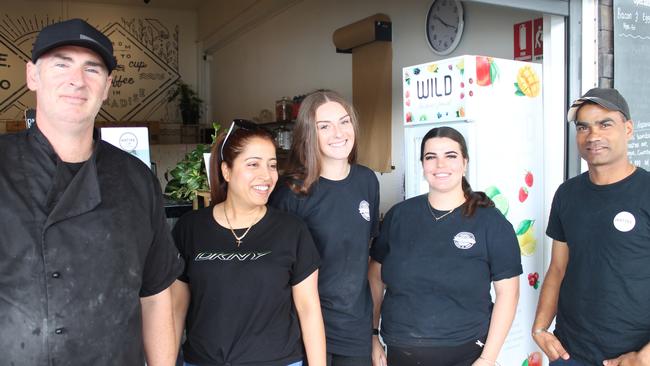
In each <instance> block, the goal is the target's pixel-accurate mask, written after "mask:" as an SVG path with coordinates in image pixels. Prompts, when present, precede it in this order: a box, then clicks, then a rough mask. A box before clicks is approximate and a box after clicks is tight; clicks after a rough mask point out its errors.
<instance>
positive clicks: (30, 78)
mask: <svg viewBox="0 0 650 366" xmlns="http://www.w3.org/2000/svg"><path fill="white" fill-rule="evenodd" d="M25 80H27V88H29V90H31V91H36V89H38V80H39V79H38V67H36V65H34V63H33V62H31V61H29V62H28V63H27V64H26V65H25Z"/></svg>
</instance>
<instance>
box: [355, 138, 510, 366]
mask: <svg viewBox="0 0 650 366" xmlns="http://www.w3.org/2000/svg"><path fill="white" fill-rule="evenodd" d="M420 161H421V162H422V169H423V173H424V178H425V179H426V181H427V182H428V183H429V193H427V194H424V195H421V196H417V197H413V198H411V199H408V200H406V201H404V202H401V203H398V204H397V205H395V206H394V207H393V208H391V209H390V210H389V211H388V213H387V214H386V217H385V219H384V222H383V225H382V229H381V234H380V235H379V238H377V240H376V241H375V243H374V244H373V247H372V249H371V253H370V255H371V257H372V260H371V263H370V271H369V274H368V276H369V278H370V286H371V288H372V294H373V300H374V305H375V309H374V319H373V321H374V325H375V326H378V325H379V318H380V314H381V336H382V339H383V341H384V343H386V344H387V346H388V359H386V354H385V353H384V349H383V347H382V345H381V343H380V341H379V338H378V337H374V339H373V363H374V366H381V365H386V364H388V365H391V366H411V365H434V366H470V365H475V366H479V365H480V366H494V365H495V364H496V359H497V356H498V355H499V351H500V350H501V346H502V345H503V342H504V341H505V338H506V336H507V334H508V331H509V330H510V326H511V325H512V321H513V319H514V316H515V311H516V308H517V301H518V299H519V275H520V274H521V273H522V267H521V257H520V254H519V245H518V243H517V238H516V236H515V233H514V230H513V228H512V225H511V224H510V223H509V222H508V221H507V220H506V218H505V217H504V216H503V215H502V214H501V213H500V212H499V211H498V210H497V209H496V208H495V207H494V203H493V202H492V201H491V200H490V199H489V198H488V197H487V196H486V195H485V194H484V193H482V192H473V191H472V189H471V187H470V185H469V183H468V182H467V180H466V179H465V177H464V174H465V171H466V169H467V163H468V154H467V145H466V144H465V139H464V138H463V136H462V135H461V134H460V133H459V132H458V131H456V130H455V129H453V128H450V127H439V128H434V129H432V130H430V131H429V132H427V134H426V135H425V136H424V138H423V139H422V144H421V146H420ZM491 284H493V285H494V288H495V293H496V300H495V303H494V304H493V303H492V299H491V297H490V285H491ZM384 290H385V294H384Z"/></svg>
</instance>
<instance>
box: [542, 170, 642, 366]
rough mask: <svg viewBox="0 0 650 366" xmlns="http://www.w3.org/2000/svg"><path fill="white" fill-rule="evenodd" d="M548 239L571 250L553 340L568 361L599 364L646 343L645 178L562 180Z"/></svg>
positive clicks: (639, 173)
mask: <svg viewBox="0 0 650 366" xmlns="http://www.w3.org/2000/svg"><path fill="white" fill-rule="evenodd" d="M546 234H547V235H548V236H550V237H551V238H553V239H555V240H558V241H562V242H566V243H567V245H568V247H569V263H568V265H567V268H566V272H565V274H564V280H563V281H562V286H561V288H560V298H559V303H558V311H557V323H556V327H555V334H556V335H557V336H558V338H559V339H560V341H561V342H562V344H563V345H564V346H565V347H566V348H567V351H568V352H569V354H570V355H571V358H575V359H577V360H580V361H583V362H585V363H588V364H598V365H601V364H602V361H603V360H604V359H609V358H615V357H618V356H619V355H621V354H624V353H627V352H631V351H638V350H639V349H640V348H642V347H643V346H644V345H646V344H647V343H648V342H650V174H649V173H648V172H647V171H645V170H643V169H641V168H637V169H636V171H635V172H634V173H633V174H632V175H630V176H629V177H627V178H625V179H623V180H622V181H620V182H617V183H613V184H608V185H595V184H593V183H592V182H591V181H590V179H589V174H588V173H583V174H581V175H579V176H577V177H575V178H572V179H570V180H568V181H566V182H565V183H564V184H562V185H561V186H560V187H559V188H558V190H557V192H556V193H555V197H554V199H553V205H552V206H551V214H550V219H549V224H548V228H547V229H546Z"/></svg>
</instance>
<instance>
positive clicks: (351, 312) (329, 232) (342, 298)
mask: <svg viewBox="0 0 650 366" xmlns="http://www.w3.org/2000/svg"><path fill="white" fill-rule="evenodd" d="M270 204H271V205H273V206H275V207H277V208H279V209H281V210H284V211H288V212H291V213H295V214H296V215H298V216H299V217H301V218H302V219H303V220H305V223H306V224H307V226H308V227H309V231H310V232H311V234H312V236H313V237H314V242H315V243H316V246H317V247H318V251H319V253H320V256H321V260H322V265H321V268H320V272H319V274H318V290H319V293H320V301H321V308H322V310H323V318H324V321H325V334H326V337H327V351H328V352H329V353H333V354H338V355H347V356H367V355H370V350H371V340H372V299H371V297H370V288H369V286H368V249H369V245H370V239H371V238H373V237H375V236H376V235H377V231H378V222H379V182H378V181H377V177H376V176H375V173H374V172H373V171H372V170H370V169H368V168H366V167H364V166H361V165H352V167H351V168H350V173H349V174H348V176H347V177H346V178H345V179H343V180H340V181H332V180H329V179H325V178H322V177H321V178H320V179H319V180H318V182H317V183H316V184H315V185H314V187H312V190H311V192H310V194H309V195H308V196H299V195H296V194H295V193H293V192H292V191H291V190H290V189H289V188H288V187H287V186H286V185H285V184H279V185H278V187H277V188H276V191H275V192H274V193H273V195H272V196H271V200H270Z"/></svg>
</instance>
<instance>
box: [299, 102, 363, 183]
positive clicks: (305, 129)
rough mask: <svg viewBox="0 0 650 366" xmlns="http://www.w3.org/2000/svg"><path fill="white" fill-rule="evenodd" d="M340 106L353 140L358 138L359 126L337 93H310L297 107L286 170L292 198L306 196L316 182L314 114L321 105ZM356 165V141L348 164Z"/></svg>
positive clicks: (318, 164) (317, 160) (318, 158)
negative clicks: (293, 195)
mask: <svg viewBox="0 0 650 366" xmlns="http://www.w3.org/2000/svg"><path fill="white" fill-rule="evenodd" d="M328 102H335V103H338V104H340V105H341V106H342V107H343V108H344V109H345V111H346V112H347V114H348V115H349V116H350V122H352V127H353V128H354V136H359V122H358V120H357V114H356V112H355V111H354V107H353V106H352V104H351V103H350V102H348V101H347V100H345V99H344V98H343V97H342V96H341V95H340V94H339V93H337V92H335V91H332V90H317V91H315V92H312V93H310V94H309V95H307V97H305V99H304V100H303V101H302V102H301V103H300V110H299V111H298V118H297V120H296V125H295V126H294V127H293V142H292V144H291V153H290V154H289V163H288V166H287V174H286V176H287V178H288V179H287V180H286V181H287V184H288V185H289V188H290V189H291V190H292V191H293V192H294V193H296V194H300V195H307V194H309V191H310V189H311V187H312V185H313V184H314V183H315V182H316V181H318V178H319V177H320V171H321V156H320V154H321V153H320V148H319V147H318V131H317V130H316V110H317V109H318V108H319V107H320V106H322V105H323V104H325V103H328ZM356 161H357V139H356V138H355V139H354V145H353V146H352V151H351V152H350V155H349V156H348V163H350V164H354V163H356Z"/></svg>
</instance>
